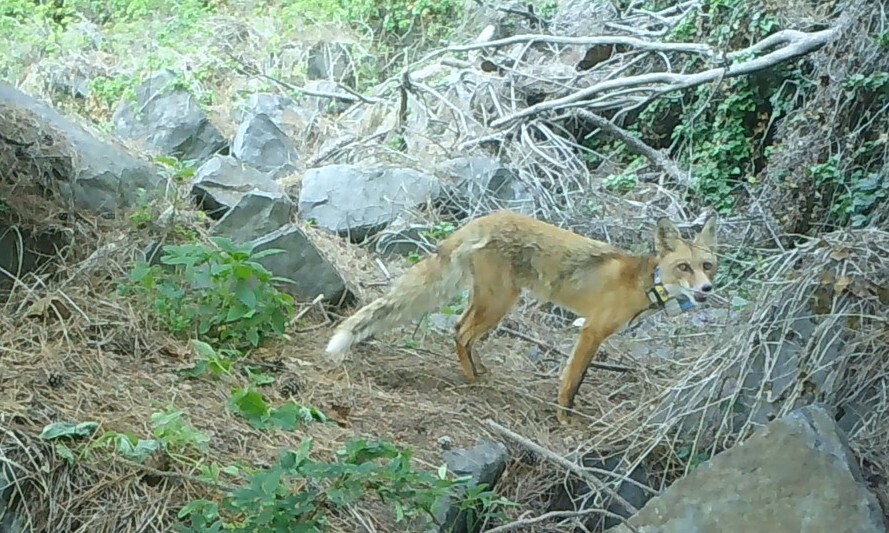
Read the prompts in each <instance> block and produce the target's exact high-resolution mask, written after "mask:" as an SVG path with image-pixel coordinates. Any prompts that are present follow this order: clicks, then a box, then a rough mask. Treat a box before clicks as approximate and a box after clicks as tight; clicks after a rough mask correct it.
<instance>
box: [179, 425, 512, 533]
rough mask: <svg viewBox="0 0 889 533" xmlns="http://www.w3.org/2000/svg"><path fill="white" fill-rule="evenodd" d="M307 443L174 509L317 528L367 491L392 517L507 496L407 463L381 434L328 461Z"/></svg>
mask: <svg viewBox="0 0 889 533" xmlns="http://www.w3.org/2000/svg"><path fill="white" fill-rule="evenodd" d="M312 444H313V441H312V439H311V438H308V439H306V440H305V441H303V443H302V445H300V447H299V448H298V449H297V450H287V451H285V452H283V453H282V454H281V455H280V456H279V459H278V462H277V464H275V465H274V466H272V467H271V468H268V469H263V470H260V471H258V472H254V473H251V474H249V475H248V476H247V478H246V479H245V484H244V485H243V486H241V487H240V488H238V489H236V490H233V491H229V492H228V493H227V494H226V495H225V496H224V497H223V499H222V501H221V502H219V503H217V502H212V501H209V500H195V501H192V502H190V503H189V504H187V505H186V506H185V507H183V508H182V509H181V510H180V512H179V517H180V518H182V519H183V520H184V521H185V522H186V526H185V528H184V531H189V532H197V531H201V532H205V531H209V532H215V531H223V530H226V531H293V532H315V531H323V530H324V529H326V528H327V527H328V526H329V525H330V523H329V520H328V516H329V515H330V514H333V513H338V512H342V511H343V510H345V509H347V508H348V507H349V506H351V505H353V504H355V503H357V502H359V501H361V500H362V499H364V498H366V497H368V496H374V497H375V498H378V499H379V500H380V501H382V502H383V503H385V504H388V505H390V508H391V510H392V512H393V514H394V517H395V520H396V522H399V523H402V522H404V521H405V519H407V518H409V517H414V516H427V517H430V518H432V517H433V516H434V515H433V512H432V510H433V507H434V506H435V505H436V504H437V503H438V502H439V500H440V498H442V497H445V496H448V495H452V496H456V497H457V498H458V499H459V500H460V501H461V505H464V506H466V507H469V506H474V505H476V504H481V505H480V506H481V508H482V512H481V513H480V516H481V517H487V516H491V515H494V514H496V512H497V510H498V508H499V506H502V505H508V504H510V503H511V502H509V501H507V500H505V499H502V498H497V497H496V496H495V495H494V494H493V493H492V492H491V491H488V490H486V488H485V487H484V486H480V487H477V488H474V490H466V488H467V485H468V482H469V477H468V476H467V477H463V478H457V479H448V477H447V468H446V467H444V466H442V468H440V469H439V471H438V472H437V474H432V473H429V472H425V471H417V470H414V469H413V468H412V466H411V454H410V452H409V451H406V450H400V449H398V448H397V447H396V446H394V445H393V444H391V443H388V442H385V441H367V440H364V439H355V440H352V441H350V442H349V443H347V444H346V445H345V446H344V447H343V448H341V449H340V450H338V451H337V453H336V459H335V460H334V461H333V462H331V463H326V462H320V461H315V460H312V459H311V458H310V457H309V453H310V451H311V449H312Z"/></svg>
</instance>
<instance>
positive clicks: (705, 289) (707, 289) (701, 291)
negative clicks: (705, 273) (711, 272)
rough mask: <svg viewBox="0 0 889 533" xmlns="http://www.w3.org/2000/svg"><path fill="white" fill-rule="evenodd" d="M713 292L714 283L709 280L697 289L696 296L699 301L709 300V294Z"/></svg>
mask: <svg viewBox="0 0 889 533" xmlns="http://www.w3.org/2000/svg"><path fill="white" fill-rule="evenodd" d="M711 292H713V284H712V283H710V282H709V281H707V282H705V283H703V284H701V286H700V287H698V288H697V289H695V291H694V298H695V301H696V302H698V303H703V302H706V301H707V294H708V293H711Z"/></svg>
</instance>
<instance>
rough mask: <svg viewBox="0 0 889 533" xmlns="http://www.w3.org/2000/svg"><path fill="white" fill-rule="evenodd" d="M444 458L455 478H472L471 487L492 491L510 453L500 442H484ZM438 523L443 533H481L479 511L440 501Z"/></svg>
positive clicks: (448, 454)
mask: <svg viewBox="0 0 889 533" xmlns="http://www.w3.org/2000/svg"><path fill="white" fill-rule="evenodd" d="M442 458H443V459H444V461H445V464H447V466H448V470H450V471H451V472H452V473H453V474H454V475H456V476H458V477H460V476H471V478H472V480H471V482H470V486H472V487H475V486H478V485H480V484H482V483H484V484H485V489H486V490H491V489H493V488H494V486H495V485H496V484H497V481H499V480H500V476H501V475H502V474H503V470H504V469H506V462H507V461H508V460H509V450H507V449H506V446H504V445H503V444H502V443H500V442H494V441H489V440H481V441H479V442H478V443H476V445H475V446H473V447H472V448H460V449H456V450H448V451H446V452H444V453H442ZM435 515H436V521H437V522H438V524H439V531H440V532H441V533H475V532H477V531H480V530H481V526H482V523H481V520H480V519H479V517H478V510H477V509H471V508H469V509H461V508H460V507H459V506H458V505H453V504H451V503H450V502H449V501H444V500H443V501H441V502H440V503H439V505H438V507H437V508H436V510H435Z"/></svg>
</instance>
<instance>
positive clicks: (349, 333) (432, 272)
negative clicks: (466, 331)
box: [325, 242, 480, 362]
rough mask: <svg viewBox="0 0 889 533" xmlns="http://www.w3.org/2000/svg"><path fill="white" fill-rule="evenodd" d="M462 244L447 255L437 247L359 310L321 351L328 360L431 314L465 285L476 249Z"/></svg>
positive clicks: (340, 356) (464, 243)
mask: <svg viewBox="0 0 889 533" xmlns="http://www.w3.org/2000/svg"><path fill="white" fill-rule="evenodd" d="M479 247H480V246H479V245H477V244H476V245H473V244H470V243H466V242H463V243H461V244H460V245H458V246H457V247H456V248H454V249H453V250H452V251H450V252H448V251H447V250H446V249H442V248H439V250H438V252H437V253H436V254H435V255H431V256H429V257H427V258H425V259H423V260H422V261H420V262H419V263H417V264H416V265H414V266H413V267H411V269H410V270H408V271H407V273H405V275H404V276H402V277H401V279H399V280H398V281H396V282H395V284H394V285H393V286H392V288H391V289H390V290H389V292H388V293H387V294H385V295H384V296H382V297H380V298H378V299H376V300H374V301H373V302H371V303H369V304H367V305H365V306H364V307H362V308H361V309H359V310H358V311H357V312H356V313H355V314H353V315H352V316H350V317H349V318H348V319H346V320H345V321H344V322H343V323H342V324H340V325H339V327H338V328H337V329H336V331H335V332H334V334H333V336H332V337H331V338H330V341H329V342H328V343H327V348H326V349H325V356H326V358H327V359H328V360H330V361H335V362H341V361H342V360H343V358H344V356H345V354H346V352H348V351H349V349H350V348H352V347H353V346H354V345H356V344H357V343H359V342H361V341H362V340H364V339H366V338H368V337H371V336H373V335H376V334H377V333H380V332H383V331H386V330H388V329H391V328H393V327H395V326H397V325H400V324H403V323H405V322H408V321H410V320H413V319H414V318H417V317H419V316H421V315H423V314H424V313H429V312H432V311H434V310H435V309H436V308H437V307H438V306H439V305H440V304H441V302H443V301H446V300H448V299H450V298H453V297H454V296H456V295H457V294H459V293H460V290H461V289H462V288H463V287H464V286H465V285H466V281H467V280H466V277H467V275H468V273H469V264H468V260H469V255H470V253H471V252H472V251H473V250H475V249H477V248H479Z"/></svg>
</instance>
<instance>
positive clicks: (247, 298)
mask: <svg viewBox="0 0 889 533" xmlns="http://www.w3.org/2000/svg"><path fill="white" fill-rule="evenodd" d="M235 297H236V298H237V299H238V300H240V302H241V303H242V304H244V305H246V306H247V307H248V308H250V309H255V308H256V304H257V298H256V291H255V290H254V289H253V288H252V287H249V286H248V285H247V284H246V283H241V284H239V285H238V288H237V289H235Z"/></svg>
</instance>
